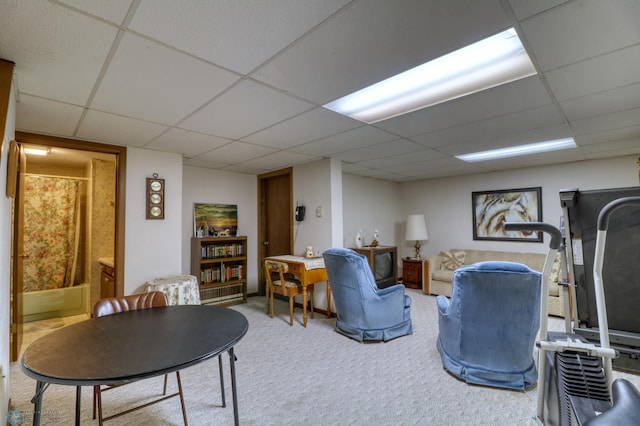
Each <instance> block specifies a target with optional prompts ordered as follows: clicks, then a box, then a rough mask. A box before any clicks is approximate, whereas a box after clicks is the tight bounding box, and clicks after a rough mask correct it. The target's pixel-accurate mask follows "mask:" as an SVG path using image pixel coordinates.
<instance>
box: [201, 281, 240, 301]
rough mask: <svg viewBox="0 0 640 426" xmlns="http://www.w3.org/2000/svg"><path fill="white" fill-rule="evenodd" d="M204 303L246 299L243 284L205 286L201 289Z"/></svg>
mask: <svg viewBox="0 0 640 426" xmlns="http://www.w3.org/2000/svg"><path fill="white" fill-rule="evenodd" d="M200 299H201V301H202V303H203V304H218V303H231V302H236V301H243V300H244V288H243V284H242V283H239V284H233V285H230V286H227V287H213V288H203V289H201V290H200Z"/></svg>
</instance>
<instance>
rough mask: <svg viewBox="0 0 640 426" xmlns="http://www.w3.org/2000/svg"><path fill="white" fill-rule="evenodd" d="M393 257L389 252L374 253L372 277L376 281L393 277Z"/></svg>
mask: <svg viewBox="0 0 640 426" xmlns="http://www.w3.org/2000/svg"><path fill="white" fill-rule="evenodd" d="M393 262H394V260H393V256H392V253H391V252H385V253H376V254H375V258H374V261H373V264H374V271H373V275H374V277H375V279H376V281H377V280H384V279H386V278H390V277H392V276H394V270H393Z"/></svg>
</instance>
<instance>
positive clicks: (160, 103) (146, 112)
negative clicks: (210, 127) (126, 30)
mask: <svg viewBox="0 0 640 426" xmlns="http://www.w3.org/2000/svg"><path fill="white" fill-rule="evenodd" d="M237 79H238V77H237V76H236V75H235V74H232V73H229V72H227V71H224V70H222V69H220V68H218V67H215V66H212V65H210V64H207V63H205V62H203V61H201V60H198V59H195V58H193V57H191V56H188V55H185V54H183V53H180V52H177V51H175V50H172V49H169V48H167V47H165V46H162V45H160V44H158V43H154V42H152V41H149V40H146V39H143V38H141V37H138V36H135V35H131V34H125V36H124V37H123V38H122V42H121V44H120V46H119V48H118V51H117V53H116V54H115V56H114V58H113V61H112V62H111V65H110V66H109V69H108V71H107V72H106V74H105V76H104V79H103V80H102V84H100V88H99V89H98V91H97V93H96V96H95V98H94V100H93V102H92V104H91V108H93V109H98V110H102V111H106V112H112V113H114V114H116V113H117V114H121V115H127V116H130V117H134V118H139V119H141V120H148V121H152V122H155V123H160V124H167V125H172V124H175V123H176V122H178V121H180V120H182V119H183V118H184V117H185V116H187V115H188V114H189V113H191V112H192V111H193V110H194V109H196V108H198V107H200V106H201V105H203V104H205V103H206V102H207V101H209V100H210V99H211V98H212V97H213V96H215V95H217V94H218V93H220V92H221V91H223V90H224V89H226V88H227V87H228V86H229V85H231V84H232V83H234V82H235V81H237Z"/></svg>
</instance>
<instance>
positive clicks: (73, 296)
mask: <svg viewBox="0 0 640 426" xmlns="http://www.w3.org/2000/svg"><path fill="white" fill-rule="evenodd" d="M88 297H89V284H80V285H76V286H73V287H65V288H60V289H52V290H41V291H30V292H26V293H20V294H18V303H19V304H20V305H21V306H22V322H30V321H39V320H43V319H47V318H56V317H68V316H71V315H80V314H85V313H87V312H88V310H87V305H88V303H87V301H88Z"/></svg>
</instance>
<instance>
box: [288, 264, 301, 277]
mask: <svg viewBox="0 0 640 426" xmlns="http://www.w3.org/2000/svg"><path fill="white" fill-rule="evenodd" d="M301 271H302V265H300V264H299V263H290V264H289V272H291V273H292V274H299V273H300V272H301Z"/></svg>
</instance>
